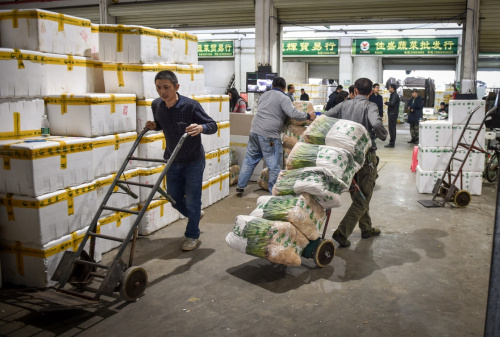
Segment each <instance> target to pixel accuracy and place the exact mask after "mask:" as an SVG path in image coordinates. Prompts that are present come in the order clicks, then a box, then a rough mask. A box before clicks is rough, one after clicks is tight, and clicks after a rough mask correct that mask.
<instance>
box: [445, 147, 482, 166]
mask: <svg viewBox="0 0 500 337" xmlns="http://www.w3.org/2000/svg"><path fill="white" fill-rule="evenodd" d="M466 154H467V150H466V149H464V148H461V149H459V150H457V153H456V154H455V156H456V157H457V158H458V159H462V160H464V158H465V155H466ZM461 164H462V162H459V161H457V160H454V161H453V162H452V166H451V169H452V170H454V171H457V170H458V169H459V168H460V165H461ZM484 165H485V154H484V153H481V152H475V153H474V152H471V153H469V156H468V157H467V160H466V161H465V163H464V166H463V167H462V170H463V171H467V172H479V171H483V170H484Z"/></svg>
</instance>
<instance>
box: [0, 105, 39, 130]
mask: <svg viewBox="0 0 500 337" xmlns="http://www.w3.org/2000/svg"><path fill="white" fill-rule="evenodd" d="M44 114H45V107H44V105H43V99H37V98H11V99H0V120H1V121H2V123H0V139H12V138H22V137H33V136H39V135H40V128H41V126H42V116H43V115H44Z"/></svg>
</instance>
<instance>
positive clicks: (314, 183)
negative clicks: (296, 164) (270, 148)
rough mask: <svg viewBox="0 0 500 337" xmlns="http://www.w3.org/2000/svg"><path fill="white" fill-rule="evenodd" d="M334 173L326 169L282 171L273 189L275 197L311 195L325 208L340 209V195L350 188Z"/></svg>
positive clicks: (311, 168) (306, 168)
mask: <svg viewBox="0 0 500 337" xmlns="http://www.w3.org/2000/svg"><path fill="white" fill-rule="evenodd" d="M350 184H351V181H350V180H349V184H346V183H345V182H343V181H342V180H340V179H339V178H337V177H336V176H335V175H334V174H333V173H332V171H330V170H329V169H327V168H324V167H305V168H301V169H296V170H288V171H281V172H280V174H279V176H278V180H277V181H276V184H275V185H274V187H273V195H300V194H302V193H309V194H310V195H312V196H313V198H314V199H315V200H316V201H317V202H318V203H319V204H320V205H321V207H323V208H326V209H328V208H334V207H340V205H341V203H340V195H341V194H342V192H343V191H345V190H346V189H348V188H349V186H350Z"/></svg>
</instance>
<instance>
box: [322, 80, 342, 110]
mask: <svg viewBox="0 0 500 337" xmlns="http://www.w3.org/2000/svg"><path fill="white" fill-rule="evenodd" d="M342 89H344V87H343V86H341V85H339V86H337V89H335V91H334V92H332V93H331V94H330V96H328V103H326V107H325V111H328V110H330V109H331V108H333V104H334V103H335V99H336V98H337V95H338V94H339V92H341V91H342Z"/></svg>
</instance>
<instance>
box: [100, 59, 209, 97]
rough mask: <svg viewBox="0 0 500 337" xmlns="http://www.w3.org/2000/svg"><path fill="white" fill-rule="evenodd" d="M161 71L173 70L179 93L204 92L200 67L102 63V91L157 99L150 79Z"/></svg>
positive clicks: (154, 87) (153, 82) (192, 93)
mask: <svg viewBox="0 0 500 337" xmlns="http://www.w3.org/2000/svg"><path fill="white" fill-rule="evenodd" d="M162 70H170V71H172V72H174V73H175V74H176V76H177V78H178V80H179V84H180V89H179V93H180V94H181V95H184V96H190V95H199V94H203V92H204V90H205V89H204V81H205V79H204V74H203V66H181V65H176V64H166V63H161V64H160V63H158V64H106V63H105V64H103V71H104V85H105V88H106V92H113V93H124V94H130V93H132V94H135V95H136V96H137V99H150V98H157V97H158V93H157V92H156V86H155V81H154V78H155V76H156V74H157V73H158V72H160V71H162Z"/></svg>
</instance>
